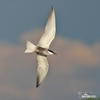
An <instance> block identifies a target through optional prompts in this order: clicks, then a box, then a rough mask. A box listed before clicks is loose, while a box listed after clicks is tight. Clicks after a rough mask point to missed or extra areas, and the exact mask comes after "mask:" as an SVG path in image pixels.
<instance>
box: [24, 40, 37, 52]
mask: <svg viewBox="0 0 100 100" xmlns="http://www.w3.org/2000/svg"><path fill="white" fill-rule="evenodd" d="M35 50H36V46H35V45H34V44H33V43H31V42H30V41H27V43H26V50H25V51H24V53H32V52H34V51H35Z"/></svg>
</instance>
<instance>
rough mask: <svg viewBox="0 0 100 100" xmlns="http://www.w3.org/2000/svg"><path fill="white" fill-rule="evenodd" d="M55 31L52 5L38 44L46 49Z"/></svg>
mask: <svg viewBox="0 0 100 100" xmlns="http://www.w3.org/2000/svg"><path fill="white" fill-rule="evenodd" d="M55 33H56V21H55V11H54V8H53V7H52V8H51V13H50V16H49V18H48V21H47V24H46V26H45V30H44V34H43V36H42V37H41V38H40V41H39V43H38V46H40V47H43V48H47V49H48V48H49V46H50V44H51V42H52V40H53V39H54V37H55Z"/></svg>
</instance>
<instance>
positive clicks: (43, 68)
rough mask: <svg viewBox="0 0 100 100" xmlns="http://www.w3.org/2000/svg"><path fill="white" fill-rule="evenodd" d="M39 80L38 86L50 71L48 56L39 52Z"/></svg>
mask: <svg viewBox="0 0 100 100" xmlns="http://www.w3.org/2000/svg"><path fill="white" fill-rule="evenodd" d="M37 63H38V65H37V82H36V87H38V86H39V85H40V84H41V82H42V81H43V80H44V79H45V77H46V75H47V72H48V66H49V65H48V61H47V57H45V56H41V55H38V54H37Z"/></svg>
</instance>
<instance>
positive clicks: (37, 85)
mask: <svg viewBox="0 0 100 100" xmlns="http://www.w3.org/2000/svg"><path fill="white" fill-rule="evenodd" d="M39 86H40V84H39V76H37V81H36V88H38V87H39Z"/></svg>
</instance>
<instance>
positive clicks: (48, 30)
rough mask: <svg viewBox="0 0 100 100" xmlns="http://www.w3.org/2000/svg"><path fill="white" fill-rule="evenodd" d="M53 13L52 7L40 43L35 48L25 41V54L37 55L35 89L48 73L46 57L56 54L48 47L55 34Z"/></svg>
mask: <svg viewBox="0 0 100 100" xmlns="http://www.w3.org/2000/svg"><path fill="white" fill-rule="evenodd" d="M55 23H56V22H55V12H54V8H53V7H52V9H51V13H50V16H49V18H48V21H47V24H46V26H45V30H44V34H43V36H42V37H41V38H40V41H39V43H38V45H37V46H35V45H34V44H33V43H31V42H30V41H27V44H26V50H25V53H33V52H35V53H36V54H37V64H38V65H37V81H36V87H38V86H39V85H40V84H41V82H42V81H43V80H44V79H45V77H46V75H47V72H48V67H49V65H48V61H47V56H48V55H55V54H56V53H55V52H53V51H52V50H50V49H49V46H50V44H51V42H52V40H53V39H54V37H55V33H56V24H55Z"/></svg>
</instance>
